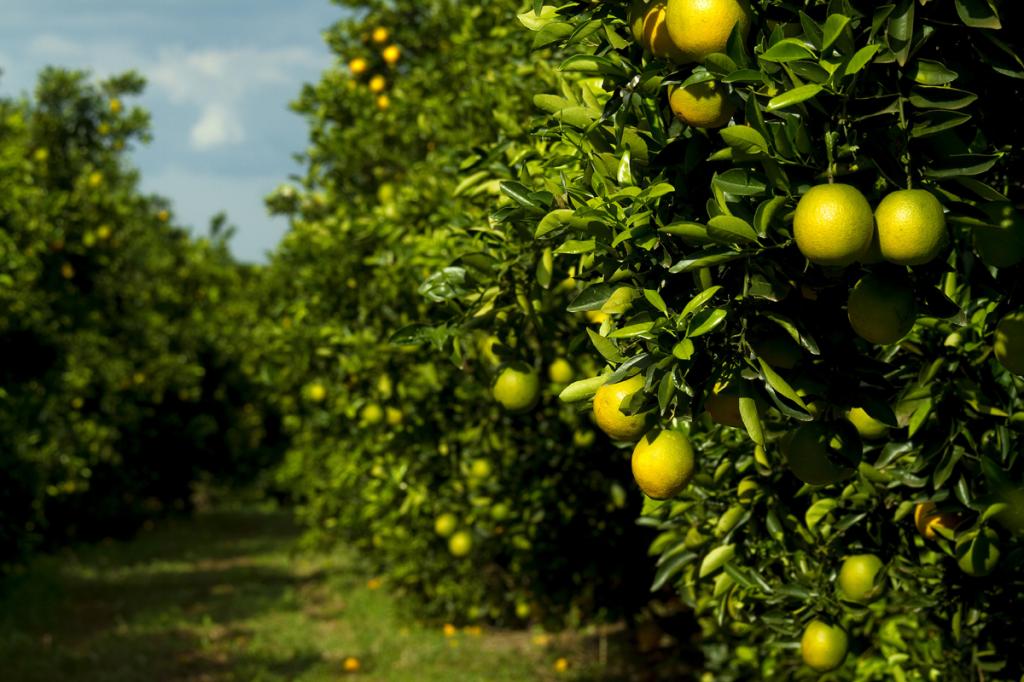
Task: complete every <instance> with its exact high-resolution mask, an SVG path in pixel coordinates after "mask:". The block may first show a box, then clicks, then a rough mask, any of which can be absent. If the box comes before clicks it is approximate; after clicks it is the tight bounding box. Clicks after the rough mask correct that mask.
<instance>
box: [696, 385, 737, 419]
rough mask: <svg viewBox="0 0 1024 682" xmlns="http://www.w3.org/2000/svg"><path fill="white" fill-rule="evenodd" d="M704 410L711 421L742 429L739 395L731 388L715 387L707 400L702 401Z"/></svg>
mask: <svg viewBox="0 0 1024 682" xmlns="http://www.w3.org/2000/svg"><path fill="white" fill-rule="evenodd" d="M704 409H705V410H707V412H708V414H709V415H710V416H711V421H713V422H715V423H716V424H722V425H723V426H731V427H733V428H736V429H742V428H743V417H742V416H741V415H740V394H739V392H738V391H736V390H735V389H734V388H733V387H731V386H724V387H721V388H720V387H718V386H716V387H715V388H714V390H713V391H712V393H711V395H710V396H708V399H707V400H705V401H704Z"/></svg>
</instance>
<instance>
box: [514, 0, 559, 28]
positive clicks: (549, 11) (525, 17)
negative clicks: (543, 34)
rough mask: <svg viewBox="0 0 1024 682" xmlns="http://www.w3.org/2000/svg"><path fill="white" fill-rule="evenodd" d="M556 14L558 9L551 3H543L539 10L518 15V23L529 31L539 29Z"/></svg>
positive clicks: (552, 19) (548, 22) (553, 18)
mask: <svg viewBox="0 0 1024 682" xmlns="http://www.w3.org/2000/svg"><path fill="white" fill-rule="evenodd" d="M557 15H558V9H557V8H555V7H553V6H551V5H544V6H543V7H542V8H541V10H540V12H536V13H535V12H524V13H523V14H520V15H518V17H517V18H518V19H519V23H521V24H522V25H523V26H525V27H526V28H528V29H529V30H531V31H539V30H541V29H542V28H544V27H545V26H547V25H548V24H550V23H551V22H552V21H554V20H555V17H556V16H557Z"/></svg>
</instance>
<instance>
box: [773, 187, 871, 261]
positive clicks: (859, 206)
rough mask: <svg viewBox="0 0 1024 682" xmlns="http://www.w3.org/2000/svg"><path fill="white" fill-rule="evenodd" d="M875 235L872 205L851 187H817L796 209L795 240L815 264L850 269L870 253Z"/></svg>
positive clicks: (804, 196) (794, 221)
mask: <svg viewBox="0 0 1024 682" xmlns="http://www.w3.org/2000/svg"><path fill="white" fill-rule="evenodd" d="M874 233H875V218H874V215H873V214H872V212H871V205H870V204H868V200H867V199H866V198H865V197H864V195H863V194H861V192H860V190H859V189H857V188H856V187H853V186H851V185H843V184H839V183H836V184H831V185H817V186H815V187H812V188H811V189H809V190H807V193H806V194H804V195H803V196H802V197H801V198H800V201H799V202H798V203H797V205H796V213H795V214H794V216H793V238H794V239H795V240H796V245H797V248H798V249H800V253H802V254H804V256H805V257H806V258H807V260H809V261H811V262H812V263H817V264H818V265H830V266H845V265H849V264H851V263H853V262H854V261H856V260H857V259H858V258H860V257H861V256H862V255H863V254H864V253H865V252H866V251H867V250H868V248H869V247H870V246H871V239H872V238H873V237H874Z"/></svg>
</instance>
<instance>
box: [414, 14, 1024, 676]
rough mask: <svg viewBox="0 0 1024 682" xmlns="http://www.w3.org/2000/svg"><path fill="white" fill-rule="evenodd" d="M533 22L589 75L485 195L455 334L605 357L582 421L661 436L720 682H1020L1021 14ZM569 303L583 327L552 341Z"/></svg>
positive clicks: (455, 301)
mask: <svg viewBox="0 0 1024 682" xmlns="http://www.w3.org/2000/svg"><path fill="white" fill-rule="evenodd" d="M519 20H520V23H522V24H523V25H525V27H526V28H527V29H529V30H530V31H531V32H532V34H528V35H527V36H525V37H524V42H527V43H532V45H533V46H535V47H541V48H544V49H545V50H548V49H550V47H551V46H557V47H559V48H561V49H563V50H565V51H566V52H567V54H566V55H564V57H565V58H564V59H562V60H561V61H560V62H559V65H558V79H559V80H558V83H557V84H556V86H555V87H551V86H549V87H548V88H546V89H544V90H543V91H541V92H537V93H536V94H535V96H534V103H535V104H536V106H537V109H538V111H540V112H542V113H541V114H540V116H539V118H536V119H535V120H534V121H533V129H534V136H533V139H532V140H530V141H523V142H521V143H520V144H519V145H518V147H517V150H518V151H517V152H514V153H513V154H512V162H511V163H509V164H507V166H506V167H502V168H499V169H494V168H488V167H486V166H483V165H481V166H479V167H474V168H470V169H468V170H469V171H478V172H476V173H474V174H473V175H469V176H468V177H467V180H466V182H467V184H468V185H470V186H473V183H476V184H479V185H485V184H487V183H491V182H500V183H501V184H500V187H501V190H502V193H503V199H502V202H501V203H500V205H499V206H498V208H497V210H496V211H495V212H494V213H493V214H492V215H491V217H490V222H489V224H488V226H487V228H486V229H479V230H477V231H475V232H474V234H473V235H472V242H471V244H470V245H469V246H467V247H466V255H465V256H463V257H462V258H460V259H458V260H456V261H455V263H454V264H453V265H452V266H449V268H448V269H446V270H441V271H439V274H437V275H434V276H433V278H434V279H435V280H436V278H437V277H443V276H444V275H443V274H442V273H445V272H448V273H453V274H454V277H452V279H453V280H454V279H459V282H460V283H461V284H462V286H461V288H460V289H459V290H458V291H454V292H453V294H452V295H451V296H450V297H449V298H448V300H449V303H450V304H451V305H450V306H449V307H447V308H444V309H443V310H440V311H435V314H437V315H438V317H437V318H436V319H439V320H443V322H442V323H440V324H438V325H436V326H435V327H434V328H433V331H434V332H435V333H437V334H439V335H442V336H443V337H444V338H447V339H449V341H450V342H451V343H452V344H453V346H455V347H458V345H459V344H460V343H462V344H465V343H466V342H467V340H468V339H469V338H471V334H472V330H473V328H474V327H475V321H476V320H477V319H478V317H479V316H481V315H486V314H488V312H489V311H491V310H495V309H497V310H500V311H502V313H503V314H505V315H506V320H507V321H508V323H510V324H512V325H513V327H514V328H516V329H521V330H537V333H538V334H541V335H543V337H544V338H545V339H546V341H547V342H548V343H550V344H553V345H556V346H557V345H558V344H559V343H564V344H565V345H566V347H571V348H576V349H582V348H583V345H582V344H588V345H590V346H592V348H593V350H594V351H595V352H596V353H598V354H599V355H600V356H602V357H603V359H604V360H605V361H606V362H607V365H608V369H609V370H611V373H610V374H596V373H595V375H594V376H591V377H587V378H584V379H583V380H580V381H578V382H576V383H574V384H572V385H571V386H569V387H568V388H567V389H565V391H564V392H563V393H562V396H563V398H564V399H565V400H566V401H569V402H574V401H575V402H579V401H584V400H587V399H589V398H590V397H591V396H594V394H595V392H597V395H596V396H594V406H593V409H594V413H595V416H596V417H597V419H598V423H599V425H601V426H602V427H603V428H604V429H605V430H606V431H607V432H608V433H609V434H610V435H611V436H614V437H616V438H618V439H620V440H624V441H627V442H628V443H629V447H632V442H634V441H637V440H639V439H640V438H641V436H642V435H643V433H644V432H645V431H647V432H648V434H647V437H646V438H644V439H643V440H641V442H640V444H639V445H637V446H636V448H635V451H634V454H633V456H632V457H633V469H634V471H635V472H636V474H637V482H638V483H639V484H640V485H641V487H642V488H643V489H644V490H646V491H648V492H649V493H651V494H655V495H656V496H657V497H667V498H668V499H666V500H661V501H657V500H654V499H652V498H648V499H646V501H645V505H644V511H643V515H642V517H641V519H640V521H641V524H643V525H645V526H650V527H653V528H655V529H657V530H658V531H659V534H658V536H657V538H656V539H655V540H654V542H653V544H652V545H651V552H652V553H653V554H655V555H657V574H656V577H655V579H654V587H655V588H659V587H661V586H663V585H669V586H673V587H674V588H675V589H676V590H677V591H678V593H679V595H680V597H681V598H682V599H683V600H684V601H685V602H686V603H687V604H688V605H689V606H690V607H692V608H693V609H694V611H695V612H696V614H697V616H698V617H699V619H700V622H701V627H702V630H703V635H704V651H705V655H706V666H707V669H708V670H709V671H713V672H714V673H715V675H716V679H744V680H745V679H813V678H815V677H816V676H817V675H818V674H819V673H822V672H827V671H831V670H834V671H836V672H835V673H833V678H834V679H865V680H867V679H878V680H882V679H885V680H888V679H908V680H925V679H940V678H941V679H964V680H966V679H1000V680H1016V679H1019V678H1020V675H1021V674H1022V668H1024V658H1022V652H1024V641H1022V638H1021V633H1020V629H1019V628H1016V627H1007V624H1008V623H1011V622H1014V621H1015V618H1014V614H1015V612H1016V611H1017V610H1019V608H1020V601H1019V600H1020V595H1021V593H1022V592H1021V590H1022V588H1024V575H1022V570H1021V568H1020V566H1021V559H1022V558H1024V545H1022V543H1021V541H1020V534H1021V532H1022V530H1024V519H1022V514H1024V489H1022V484H1024V462H1022V460H1021V458H1020V457H1019V451H1020V445H1021V436H1020V432H1019V430H1020V428H1021V424H1022V423H1024V421H1022V420H1024V410H1022V404H1021V402H1020V399H1019V391H1020V390H1021V388H1022V386H1024V384H1022V383H1021V378H1020V375H1021V372H1022V371H1024V362H1022V357H1024V356H1022V355H1021V353H1022V345H1021V343H1022V342H1021V340H1020V339H1021V336H1020V333H1021V328H1022V326H1024V323H1022V322H1021V320H1022V319H1024V318H1022V316H1021V314H1020V313H1019V312H1018V310H1019V309H1020V306H1021V298H1020V297H1021V288H1020V286H1021V285H1020V282H1021V279H1020V278H1021V272H1022V271H1021V269H1020V267H1021V266H1020V263H1021V262H1022V261H1024V248H1022V246H1024V216H1022V215H1021V213H1020V212H1019V208H1018V204H1019V202H1021V201H1022V199H1024V196H1022V193H1021V191H1022V187H1021V183H1020V171H1021V161H1022V158H1024V157H1022V155H1021V152H1020V146H1019V145H1020V139H1021V132H1022V130H1021V123H1020V120H1019V117H1018V116H1017V115H1016V112H1015V111H1014V110H1013V107H1012V106H1007V105H1006V104H1004V102H1007V103H1008V102H1012V101H1015V100H1016V98H1017V97H1019V96H1020V94H1021V92H1022V87H1021V84H1020V83H1021V78H1024V62H1022V60H1021V53H1020V51H1019V48H1020V38H1019V36H1020V29H1021V26H1022V25H1024V24H1022V23H1021V22H1022V21H1024V17H1021V10H1020V8H1018V7H1017V6H1016V5H1014V4H1013V3H1009V2H1003V3H1000V2H997V1H992V2H990V1H988V0H950V1H949V2H933V1H932V2H925V1H923V0H922V1H920V2H917V1H914V0H899V1H898V2H893V3H886V4H878V3H873V2H866V1H860V0H832V1H830V2H824V1H811V0H808V1H806V2H788V1H784V0H751V1H750V2H749V3H748V2H747V1H746V0H701V1H700V2H698V1H696V0H668V2H667V3H666V2H650V3H648V2H644V1H643V0H637V1H635V2H632V3H627V2H602V3H591V2H572V1H570V2H566V3H563V4H561V5H559V6H557V7H556V6H548V5H544V4H543V3H541V2H537V3H535V4H534V5H533V7H532V8H531V11H529V12H527V13H525V14H523V15H521V16H520V17H519ZM523 123H524V124H525V123H526V121H525V120H524V121H523ZM506 149H507V148H506ZM506 153H507V152H506ZM469 178H472V180H470V179H469ZM479 253H484V254H486V256H487V260H486V261H485V264H486V267H479V266H478V263H480V262H481V259H480V257H479V255H478V254H479ZM494 263H497V264H498V265H497V266H494V265H493V264H494ZM464 264H471V265H472V267H471V268H470V267H463V270H464V271H465V273H471V274H472V277H470V276H469V274H466V275H465V276H464V275H463V272H460V271H458V270H455V271H453V270H452V269H451V268H452V267H462V266H463V265H464ZM552 272H554V273H555V274H554V276H552ZM569 275H571V276H572V277H573V278H574V279H573V280H572V282H574V284H573V286H575V287H577V288H578V293H576V294H575V297H574V300H573V301H572V303H571V304H569V305H568V306H567V308H566V311H565V312H564V313H563V314H562V321H561V322H560V323H559V322H555V323H553V324H552V323H550V322H548V321H547V320H546V319H545V320H538V319H537V318H536V317H535V315H534V306H533V304H532V302H533V301H534V300H535V299H538V298H543V296H544V295H545V294H546V292H548V291H550V290H551V289H552V283H553V282H558V281H560V280H561V279H562V278H564V277H566V276H569ZM428 281H431V280H428ZM598 311H600V313H601V314H600V315H596V313H597V312H598ZM588 312H589V313H590V314H591V315H595V319H596V320H598V322H599V324H600V326H599V327H597V328H590V329H587V330H586V333H585V334H580V333H578V327H576V328H574V327H572V325H569V324H567V323H566V322H565V321H566V320H570V319H573V318H574V317H576V316H578V315H580V314H583V313H588ZM567 331H568V332H569V334H570V336H568V337H563V338H562V339H559V338H558V336H557V335H558V334H564V333H565V332H567ZM580 352H582V350H581V351H580ZM627 379H628V380H629V382H630V383H629V384H622V382H623V381H625V380H627ZM581 409H583V410H586V409H588V408H587V406H586V405H585V404H584V405H583V407H582V408H581ZM602 415H604V416H602ZM665 431H668V432H669V433H677V434H678V435H675V436H673V437H672V438H671V439H663V438H662V437H663V436H664V435H665ZM659 432H660V435H659ZM691 448H692V451H693V452H691ZM691 460H693V461H691ZM620 466H622V467H623V468H626V467H628V464H627V463H626V458H625V457H624V458H623V459H622V464H621V465H620ZM694 466H695V468H696V472H695V473H694V472H693V471H692V468H693V467H694ZM634 490H635V489H634ZM639 495H640V492H639V491H635V492H633V493H632V494H631V497H633V498H636V497H639Z"/></svg>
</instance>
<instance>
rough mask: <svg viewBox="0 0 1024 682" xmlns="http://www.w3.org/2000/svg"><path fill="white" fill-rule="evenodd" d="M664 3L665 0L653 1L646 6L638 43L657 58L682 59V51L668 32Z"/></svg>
mask: <svg viewBox="0 0 1024 682" xmlns="http://www.w3.org/2000/svg"><path fill="white" fill-rule="evenodd" d="M665 5H666V3H665V2H653V3H651V4H650V5H648V6H647V9H646V11H645V12H644V15H643V20H642V24H641V33H640V44H641V45H642V46H643V47H644V49H645V50H647V51H648V52H650V53H651V54H652V55H654V56H655V57H658V58H659V59H671V60H673V61H682V59H683V54H682V52H680V51H679V48H678V47H676V44H675V43H674V42H672V38H671V36H669V34H668V26H667V25H666V23H665V16H666V15H665Z"/></svg>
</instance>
